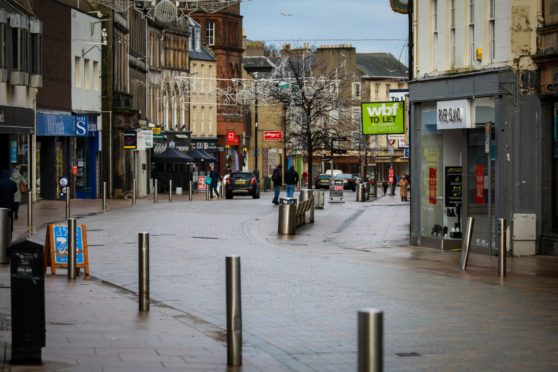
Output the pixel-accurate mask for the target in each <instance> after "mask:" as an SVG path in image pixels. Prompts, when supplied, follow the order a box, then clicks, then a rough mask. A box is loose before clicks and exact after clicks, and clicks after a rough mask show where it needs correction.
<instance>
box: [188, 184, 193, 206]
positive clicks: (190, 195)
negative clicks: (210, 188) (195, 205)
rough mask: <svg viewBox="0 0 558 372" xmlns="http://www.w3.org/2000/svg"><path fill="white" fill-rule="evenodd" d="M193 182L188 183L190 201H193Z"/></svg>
mask: <svg viewBox="0 0 558 372" xmlns="http://www.w3.org/2000/svg"><path fill="white" fill-rule="evenodd" d="M192 186H193V184H192V181H188V200H189V201H192Z"/></svg>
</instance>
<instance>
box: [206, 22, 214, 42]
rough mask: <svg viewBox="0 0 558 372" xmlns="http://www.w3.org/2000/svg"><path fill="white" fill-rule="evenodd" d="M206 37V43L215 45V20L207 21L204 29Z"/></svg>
mask: <svg viewBox="0 0 558 372" xmlns="http://www.w3.org/2000/svg"><path fill="white" fill-rule="evenodd" d="M205 31H206V35H205V36H206V37H207V45H209V46H213V45H215V22H214V21H207V27H206V29H205Z"/></svg>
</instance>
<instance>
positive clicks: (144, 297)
mask: <svg viewBox="0 0 558 372" xmlns="http://www.w3.org/2000/svg"><path fill="white" fill-rule="evenodd" d="M138 255H139V259H138V262H139V266H138V276H139V278H138V284H139V290H138V300H139V311H149V233H146V232H141V233H139V234H138Z"/></svg>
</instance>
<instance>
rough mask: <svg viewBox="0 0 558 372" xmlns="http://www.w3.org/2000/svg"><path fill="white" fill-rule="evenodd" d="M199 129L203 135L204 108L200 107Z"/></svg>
mask: <svg viewBox="0 0 558 372" xmlns="http://www.w3.org/2000/svg"><path fill="white" fill-rule="evenodd" d="M200 122H201V123H200V128H201V133H205V107H204V106H202V108H201V117H200Z"/></svg>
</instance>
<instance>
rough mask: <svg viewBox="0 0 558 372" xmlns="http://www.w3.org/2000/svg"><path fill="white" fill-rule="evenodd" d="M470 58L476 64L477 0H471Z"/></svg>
mask: <svg viewBox="0 0 558 372" xmlns="http://www.w3.org/2000/svg"><path fill="white" fill-rule="evenodd" d="M469 58H470V63H471V64H472V65H473V64H475V58H476V56H475V0H469Z"/></svg>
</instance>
